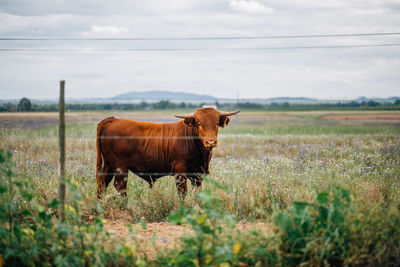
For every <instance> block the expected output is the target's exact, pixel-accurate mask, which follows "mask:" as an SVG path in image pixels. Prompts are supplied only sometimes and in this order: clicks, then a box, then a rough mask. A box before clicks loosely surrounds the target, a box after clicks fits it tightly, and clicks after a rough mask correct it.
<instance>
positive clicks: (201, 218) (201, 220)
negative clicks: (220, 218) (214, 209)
mask: <svg viewBox="0 0 400 267" xmlns="http://www.w3.org/2000/svg"><path fill="white" fill-rule="evenodd" d="M206 220H207V216H205V215H202V216H200V217H199V218H197V220H196V221H197V223H198V224H200V225H202V224H204V223H205V222H206Z"/></svg>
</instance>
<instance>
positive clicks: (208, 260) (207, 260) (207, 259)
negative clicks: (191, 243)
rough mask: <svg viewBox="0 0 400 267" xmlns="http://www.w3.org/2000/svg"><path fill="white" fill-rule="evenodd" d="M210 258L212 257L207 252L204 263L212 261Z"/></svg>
mask: <svg viewBox="0 0 400 267" xmlns="http://www.w3.org/2000/svg"><path fill="white" fill-rule="evenodd" d="M212 260H213V257H212V256H211V255H210V254H207V255H206V260H205V264H209V263H210V262H212Z"/></svg>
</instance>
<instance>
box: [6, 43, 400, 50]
mask: <svg viewBox="0 0 400 267" xmlns="http://www.w3.org/2000/svg"><path fill="white" fill-rule="evenodd" d="M398 46H400V43H391V44H366V45H363V44H356V45H323V46H269V47H225V48H220V47H215V48H0V52H2V51H10V52H13V51H14V52H30V51H32V52H42V51H49V52H63V51H65V52H68V51H71V52H80V51H94V52H95V51H99V52H129V51H229V50H299V49H310V50H311V49H340V48H368V47H398Z"/></svg>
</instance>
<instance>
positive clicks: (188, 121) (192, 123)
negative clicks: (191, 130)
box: [184, 118, 196, 127]
mask: <svg viewBox="0 0 400 267" xmlns="http://www.w3.org/2000/svg"><path fill="white" fill-rule="evenodd" d="M184 122H185V124H186V125H187V126H189V127H194V126H196V121H195V119H194V118H185V120H184Z"/></svg>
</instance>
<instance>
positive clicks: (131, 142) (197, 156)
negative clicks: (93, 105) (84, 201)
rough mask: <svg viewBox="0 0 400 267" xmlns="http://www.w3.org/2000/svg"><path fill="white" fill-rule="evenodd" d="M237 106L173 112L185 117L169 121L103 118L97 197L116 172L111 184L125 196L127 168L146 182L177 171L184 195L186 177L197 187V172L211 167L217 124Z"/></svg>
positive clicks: (224, 122)
mask: <svg viewBox="0 0 400 267" xmlns="http://www.w3.org/2000/svg"><path fill="white" fill-rule="evenodd" d="M238 112H239V111H235V112H220V111H218V110H216V109H214V108H211V107H207V108H200V109H198V110H196V111H195V112H194V113H191V114H187V115H184V116H175V117H177V118H182V119H183V120H181V121H177V122H171V123H152V122H142V121H132V120H125V119H117V118H114V117H110V118H107V119H104V120H103V121H101V122H100V123H99V124H98V127H97V144H96V146H97V170H96V179H97V197H98V198H99V199H100V198H101V196H102V194H103V193H104V192H105V190H106V188H107V186H108V184H109V183H110V182H111V180H112V179H113V178H114V177H115V179H114V186H115V188H116V189H117V191H118V192H119V193H120V194H121V195H123V196H126V185H127V177H128V171H131V172H133V173H135V174H136V175H138V176H139V177H141V178H143V179H144V180H146V181H147V182H148V183H149V185H150V188H151V187H152V186H153V183H154V182H155V181H156V180H157V179H158V178H160V177H162V176H166V175H175V180H176V187H177V189H178V193H179V194H180V196H181V197H182V198H184V197H185V196H186V193H187V185H186V180H187V179H189V180H190V181H191V183H192V185H193V186H195V187H194V189H198V190H200V189H201V183H202V178H201V175H203V174H208V173H209V169H208V166H209V163H210V160H211V156H212V149H213V148H214V147H215V146H217V135H218V127H225V126H226V125H228V123H229V118H228V116H231V115H233V114H236V113H238ZM196 191H197V190H196Z"/></svg>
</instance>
